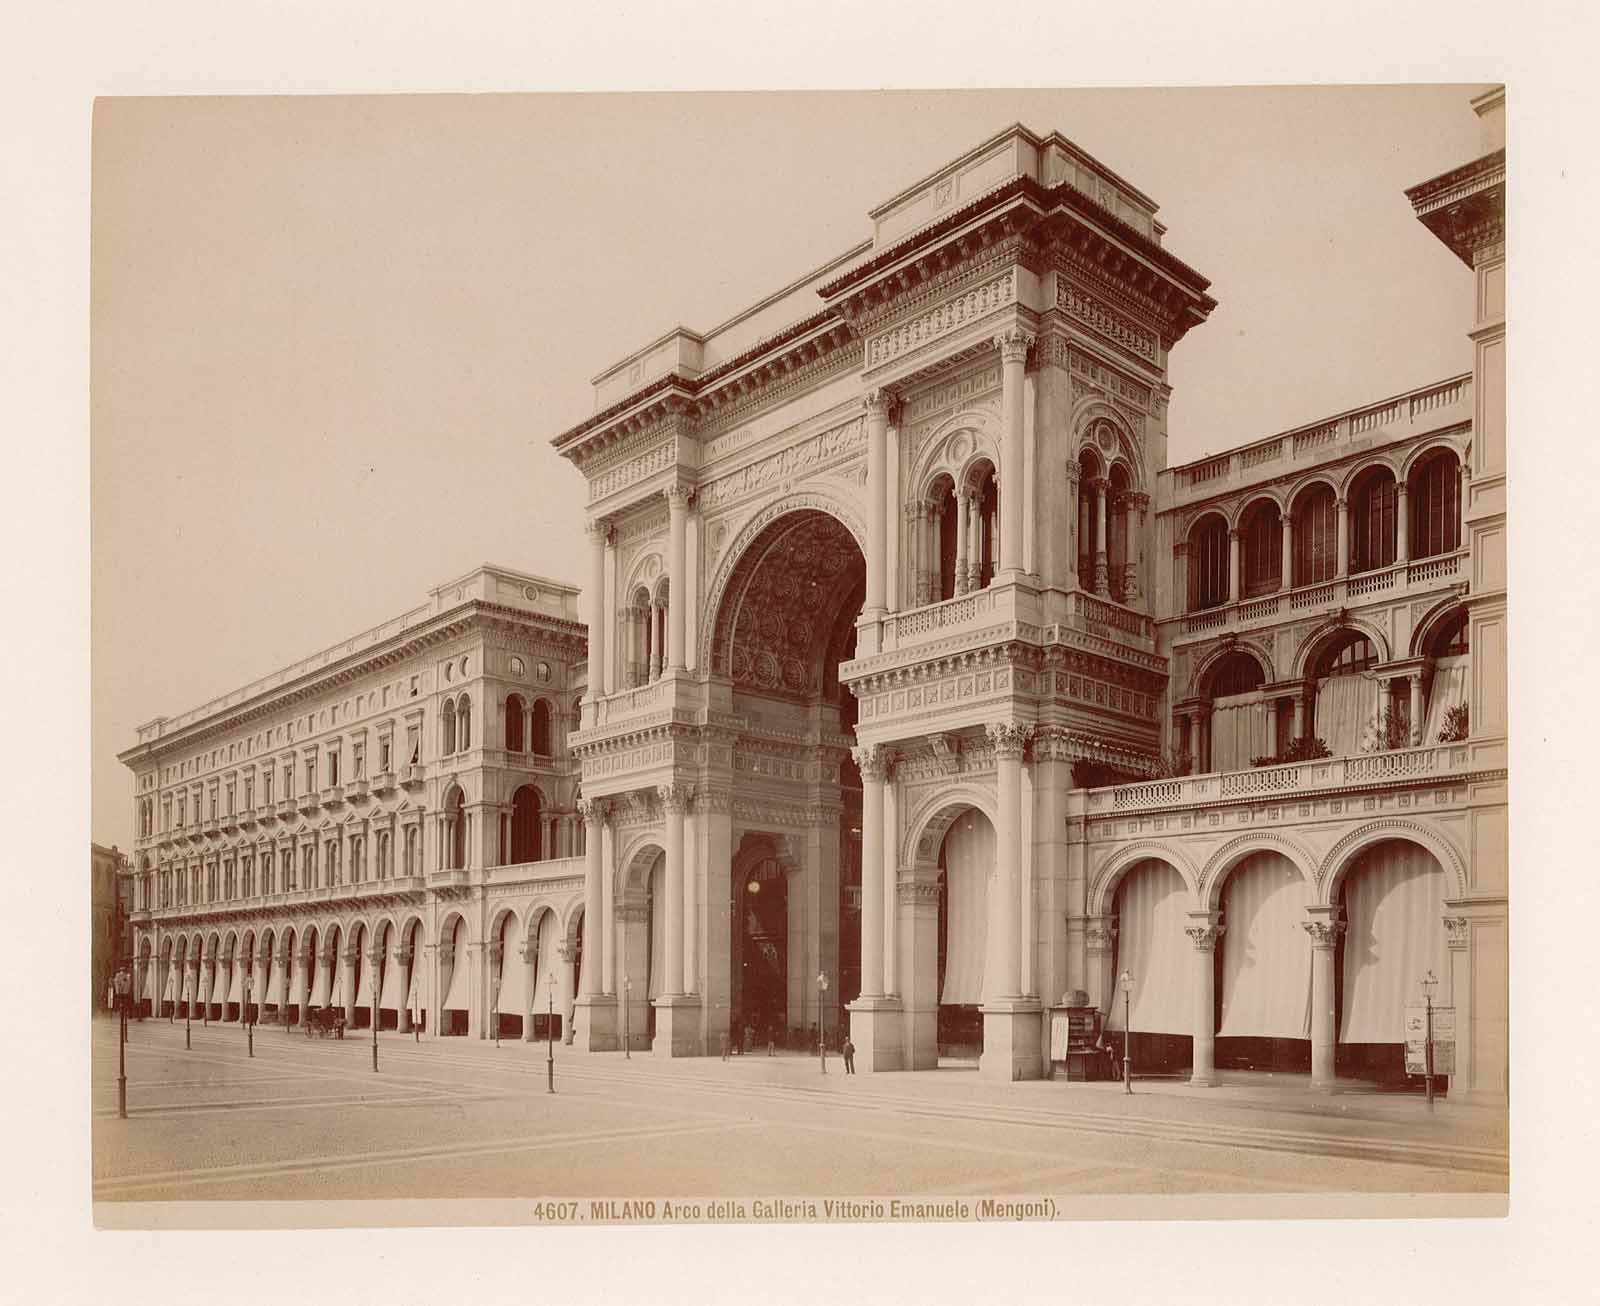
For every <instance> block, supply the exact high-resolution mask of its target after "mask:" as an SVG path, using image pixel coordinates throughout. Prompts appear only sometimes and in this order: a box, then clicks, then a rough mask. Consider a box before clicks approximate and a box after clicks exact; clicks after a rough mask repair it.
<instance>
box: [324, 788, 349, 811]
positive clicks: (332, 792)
mask: <svg viewBox="0 0 1600 1306" xmlns="http://www.w3.org/2000/svg"><path fill="white" fill-rule="evenodd" d="M321 801H322V805H323V806H324V807H338V806H340V805H341V804H343V802H344V786H343V785H323V786H322V794H321Z"/></svg>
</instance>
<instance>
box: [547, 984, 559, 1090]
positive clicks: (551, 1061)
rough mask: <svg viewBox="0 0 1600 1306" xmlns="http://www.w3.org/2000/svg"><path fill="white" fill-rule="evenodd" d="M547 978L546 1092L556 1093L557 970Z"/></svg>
mask: <svg viewBox="0 0 1600 1306" xmlns="http://www.w3.org/2000/svg"><path fill="white" fill-rule="evenodd" d="M546 980H547V982H546V984H545V997H546V998H547V999H548V1000H549V1003H550V1010H549V1012H548V1013H547V1014H546V1016H545V1025H544V1032H545V1044H546V1047H547V1049H548V1050H547V1051H546V1053H545V1063H544V1064H545V1076H546V1083H545V1092H547V1093H554V1092H555V1091H556V977H555V972H554V971H552V972H551V973H550V974H549V975H548V976H547V977H546Z"/></svg>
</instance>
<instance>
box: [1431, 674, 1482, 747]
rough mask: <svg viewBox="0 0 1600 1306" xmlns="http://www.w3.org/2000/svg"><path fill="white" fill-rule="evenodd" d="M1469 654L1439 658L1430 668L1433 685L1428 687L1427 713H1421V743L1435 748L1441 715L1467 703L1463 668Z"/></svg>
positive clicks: (1440, 727) (1441, 720)
mask: <svg viewBox="0 0 1600 1306" xmlns="http://www.w3.org/2000/svg"><path fill="white" fill-rule="evenodd" d="M1471 656H1472V655H1471V654H1470V653H1464V654H1461V655H1459V656H1457V657H1451V658H1440V659H1439V660H1438V661H1437V662H1435V663H1434V664H1433V681H1432V683H1431V684H1430V685H1429V686H1428V710H1427V711H1426V712H1424V713H1423V726H1422V742H1423V743H1425V744H1436V743H1438V742H1439V732H1440V731H1441V730H1443V729H1444V714H1445V713H1446V712H1448V711H1449V710H1450V709H1451V708H1453V707H1455V706H1457V705H1458V704H1461V703H1465V702H1466V701H1467V668H1468V664H1469V661H1470V659H1471Z"/></svg>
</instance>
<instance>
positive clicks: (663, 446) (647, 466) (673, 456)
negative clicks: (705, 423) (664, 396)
mask: <svg viewBox="0 0 1600 1306" xmlns="http://www.w3.org/2000/svg"><path fill="white" fill-rule="evenodd" d="M677 460H678V441H677V436H676V433H674V434H673V435H672V436H670V437H669V438H667V439H665V440H663V441H661V442H660V443H659V444H657V445H655V446H654V447H653V448H650V449H647V450H645V452H644V453H642V454H639V455H637V456H635V457H633V458H630V459H629V460H628V461H627V462H624V463H619V464H618V465H617V466H615V467H613V468H611V469H610V470H609V471H606V472H602V473H601V474H600V475H598V476H596V477H595V478H594V479H593V480H592V481H590V482H589V501H590V502H591V503H593V502H595V501H596V500H598V499H604V498H608V497H609V496H611V495H613V494H615V493H616V492H617V491H618V490H625V489H627V487H628V486H630V485H633V484H634V483H635V482H638V481H642V480H645V479H646V478H647V477H651V476H654V475H656V474H657V473H659V472H664V471H666V470H667V469H668V468H670V467H672V466H674V465H675V464H676V463H677Z"/></svg>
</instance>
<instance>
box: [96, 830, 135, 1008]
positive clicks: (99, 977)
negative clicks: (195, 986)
mask: <svg viewBox="0 0 1600 1306" xmlns="http://www.w3.org/2000/svg"><path fill="white" fill-rule="evenodd" d="M131 865H132V863H131V862H130V861H129V860H128V857H127V855H126V854H125V853H123V852H121V851H119V850H118V848H117V846H116V845H115V844H113V845H112V846H111V847H109V848H103V847H101V846H100V845H99V844H97V843H91V844H90V845H89V919H90V935H89V1001H90V1004H91V1007H92V1009H93V1010H96V1011H103V1010H105V1006H106V986H107V985H108V984H110V982H111V979H112V977H113V976H114V975H115V974H116V973H117V964H118V962H119V961H121V960H123V959H125V958H127V957H131V956H132V955H133V954H132V950H131V949H130V948H129V946H128V945H129V943H130V942H131V940H132V936H131V934H130V933H129V930H128V912H127V904H126V903H125V902H124V900H123V898H122V896H121V895H122V893H123V892H124V889H125V886H127V887H131V884H132V881H131V879H130V877H129V874H128V872H129V870H130V869H131Z"/></svg>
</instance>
